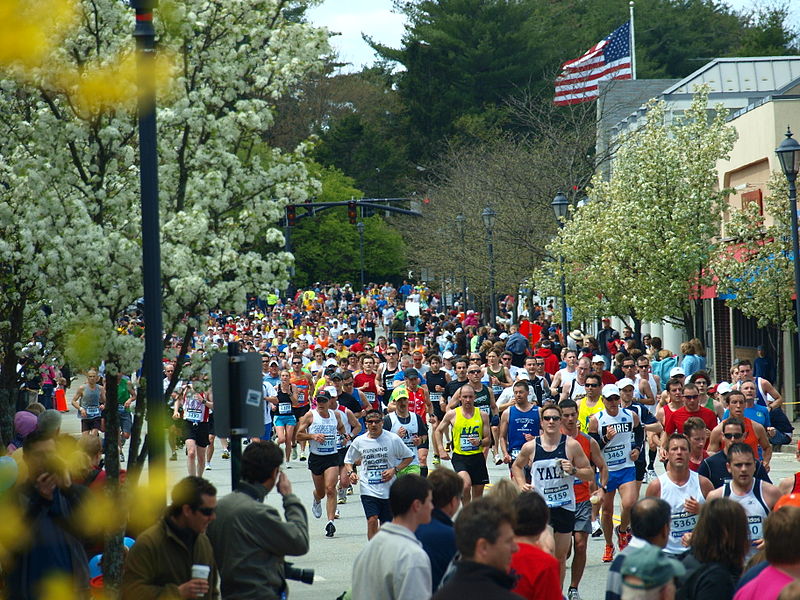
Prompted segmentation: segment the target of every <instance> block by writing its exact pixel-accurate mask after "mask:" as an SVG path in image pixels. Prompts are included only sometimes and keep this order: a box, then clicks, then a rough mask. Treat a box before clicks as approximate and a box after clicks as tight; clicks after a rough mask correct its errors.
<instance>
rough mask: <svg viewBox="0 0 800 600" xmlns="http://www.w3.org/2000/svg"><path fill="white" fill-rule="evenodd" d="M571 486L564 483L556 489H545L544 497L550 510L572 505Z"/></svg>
mask: <svg viewBox="0 0 800 600" xmlns="http://www.w3.org/2000/svg"><path fill="white" fill-rule="evenodd" d="M569 492H570V484H567V483H564V484H561V485H557V486H555V487H550V488H544V490H543V492H542V496H544V501H545V502H546V503H547V506H549V507H550V508H557V507H559V506H565V505H567V504H569V503H570V495H569Z"/></svg>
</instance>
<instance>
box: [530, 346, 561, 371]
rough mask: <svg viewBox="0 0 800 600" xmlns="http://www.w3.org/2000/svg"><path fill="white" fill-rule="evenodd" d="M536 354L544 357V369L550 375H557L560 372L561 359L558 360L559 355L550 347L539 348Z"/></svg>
mask: <svg viewBox="0 0 800 600" xmlns="http://www.w3.org/2000/svg"><path fill="white" fill-rule="evenodd" d="M535 356H539V357H541V358H543V359H544V370H545V371H547V372H548V373H550V375H555V374H556V373H557V372H558V367H559V366H560V365H561V361H559V360H558V357H557V356H556V355H555V354H553V351H552V350H550V348H539V349H538V350H537V351H536V354H535Z"/></svg>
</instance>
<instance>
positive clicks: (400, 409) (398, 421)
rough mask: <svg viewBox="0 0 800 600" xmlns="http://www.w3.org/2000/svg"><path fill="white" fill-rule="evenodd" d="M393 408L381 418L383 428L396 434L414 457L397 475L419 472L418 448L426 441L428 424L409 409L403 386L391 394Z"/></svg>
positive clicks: (406, 393)
mask: <svg viewBox="0 0 800 600" xmlns="http://www.w3.org/2000/svg"><path fill="white" fill-rule="evenodd" d="M392 398H393V399H394V400H393V401H394V408H395V410H393V411H392V412H390V413H389V414H388V415H387V416H386V417H384V419H383V430H384V431H391V432H392V433H394V434H397V435H398V436H399V437H400V439H401V440H403V443H404V444H405V445H406V446H408V448H409V450H411V451H412V452H413V453H414V459H413V460H412V461H411V464H409V465H408V466H407V467H405V468H404V469H401V470H400V471H399V472H398V475H406V474H408V473H415V474H416V475H419V474H420V470H421V467H420V458H419V449H420V447H421V446H422V445H423V444H424V443H426V442H427V441H428V426H427V425H426V424H425V419H423V418H422V417H420V416H419V415H418V414H416V413H413V412H411V411H410V410H409V408H408V407H409V398H408V392H407V391H406V390H404V389H403V388H397V389H396V390H395V391H394V394H393V395H392Z"/></svg>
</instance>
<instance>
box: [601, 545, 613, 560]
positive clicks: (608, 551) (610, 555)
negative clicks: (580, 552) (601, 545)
mask: <svg viewBox="0 0 800 600" xmlns="http://www.w3.org/2000/svg"><path fill="white" fill-rule="evenodd" d="M612 560H614V545H613V544H612V545H610V546H609V545H608V544H606V552H605V554H603V562H604V563H609V562H611V561H612Z"/></svg>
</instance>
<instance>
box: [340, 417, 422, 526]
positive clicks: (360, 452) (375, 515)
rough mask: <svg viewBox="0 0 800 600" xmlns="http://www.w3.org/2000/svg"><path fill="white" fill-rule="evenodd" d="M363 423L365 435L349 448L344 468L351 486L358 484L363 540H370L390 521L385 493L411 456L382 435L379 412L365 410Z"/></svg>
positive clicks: (393, 436)
mask: <svg viewBox="0 0 800 600" xmlns="http://www.w3.org/2000/svg"><path fill="white" fill-rule="evenodd" d="M365 420H366V423H367V434H366V435H362V436H359V437H357V438H356V439H355V440H353V443H352V444H350V448H349V450H348V451H347V456H345V459H344V467H345V473H346V474H347V476H348V477H349V478H350V483H351V484H353V485H355V484H356V483H358V482H359V481H360V482H361V505H362V506H363V507H364V516H365V517H366V518H367V539H368V540H371V539H372V537H373V536H374V535H375V534H376V533H378V528H379V527H380V525H382V524H383V523H386V522H388V521H391V520H392V511H391V508H390V506H389V489H390V488H391V487H392V483H394V480H395V478H396V477H397V473H398V472H399V471H401V470H402V469H405V468H406V467H407V466H408V465H410V464H411V461H412V460H413V459H414V452H412V451H411V450H410V449H409V448H408V447H407V446H406V445H405V444H404V443H403V440H401V439H400V437H399V436H398V435H397V434H394V433H392V432H390V431H384V429H383V423H384V421H383V415H382V414H381V412H380V411H378V410H368V411H367V414H366V417H365ZM357 462H360V463H361V471H362V473H363V474H364V475H363V477H362V478H359V476H358V474H357V473H356V472H355V469H354V465H355V463H357Z"/></svg>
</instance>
